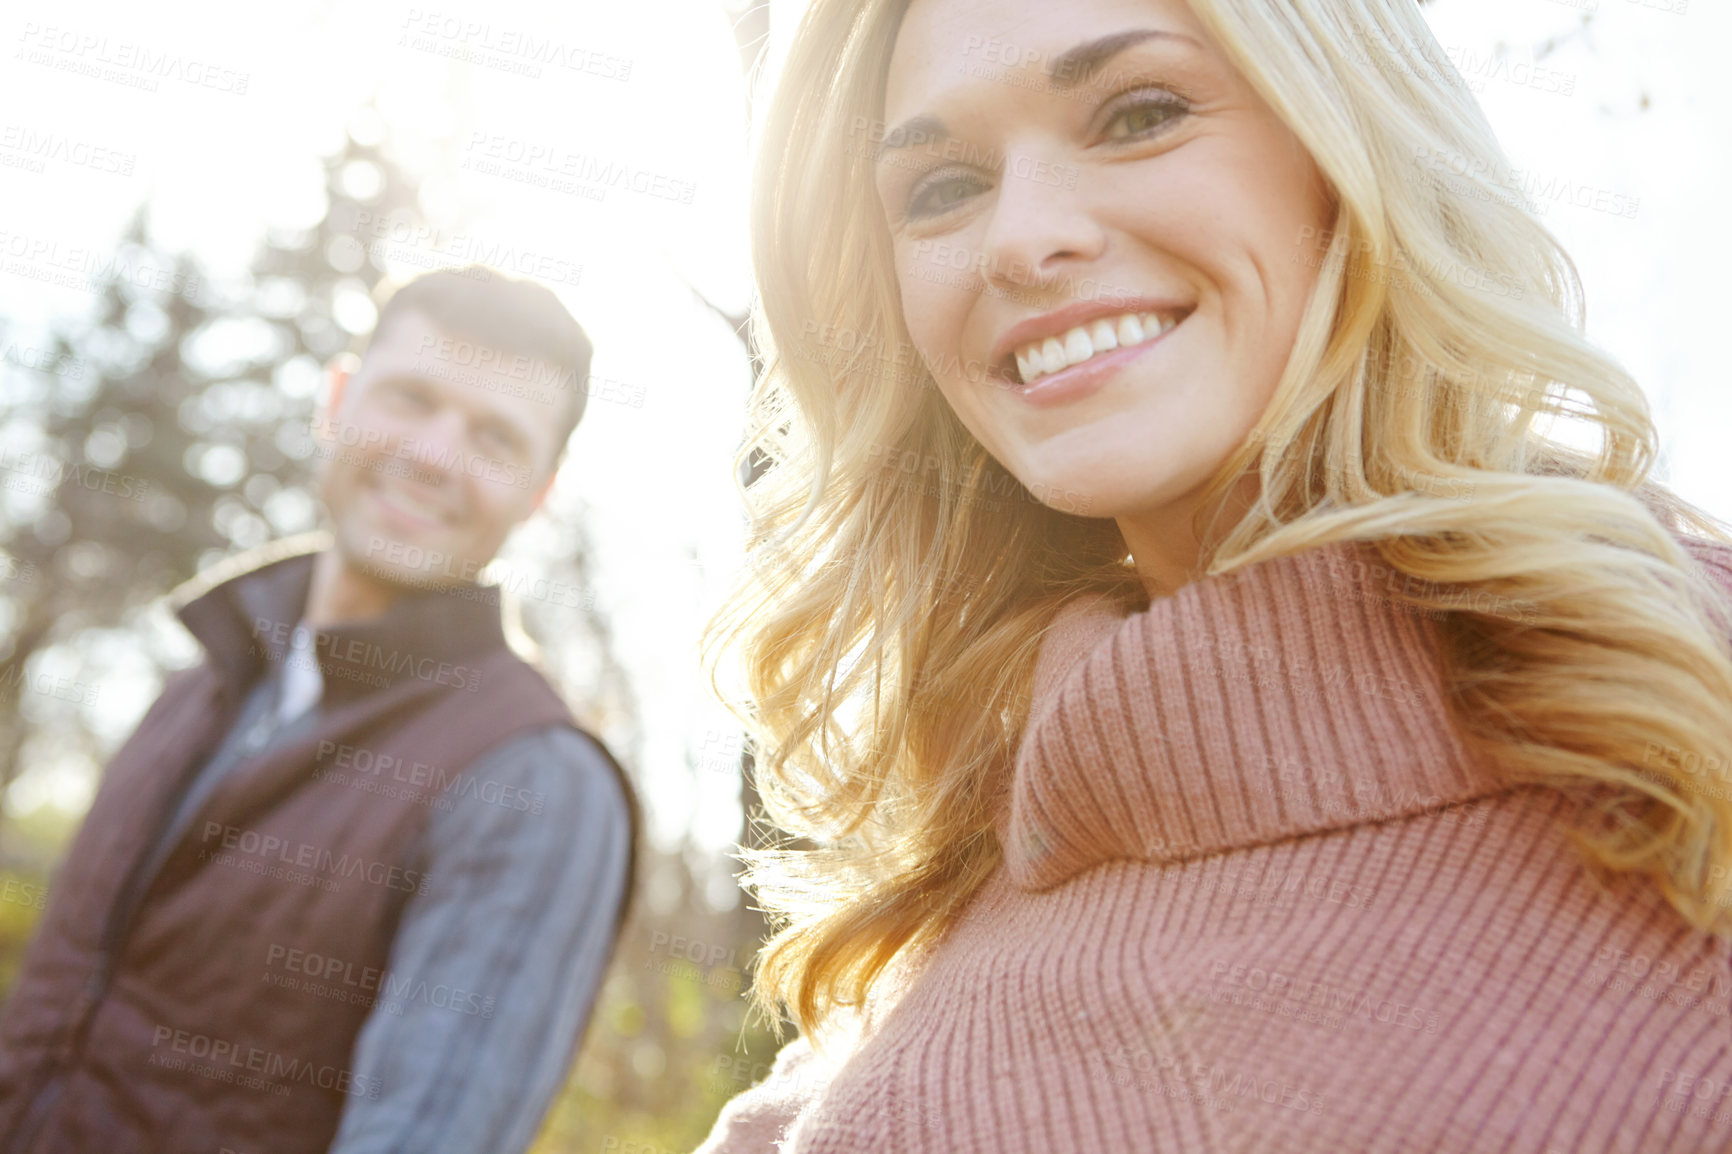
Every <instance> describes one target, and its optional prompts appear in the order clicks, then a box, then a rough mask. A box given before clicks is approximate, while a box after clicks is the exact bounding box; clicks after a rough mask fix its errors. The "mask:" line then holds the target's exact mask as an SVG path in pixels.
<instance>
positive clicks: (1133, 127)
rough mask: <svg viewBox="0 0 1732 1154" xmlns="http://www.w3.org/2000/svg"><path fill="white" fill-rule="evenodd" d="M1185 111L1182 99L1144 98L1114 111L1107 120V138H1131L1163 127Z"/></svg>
mask: <svg viewBox="0 0 1732 1154" xmlns="http://www.w3.org/2000/svg"><path fill="white" fill-rule="evenodd" d="M1186 111H1187V109H1186V106H1185V104H1184V102H1183V101H1179V100H1174V99H1171V98H1167V99H1163V100H1146V101H1142V102H1141V103H1138V104H1131V105H1128V106H1126V107H1124V108H1121V109H1119V110H1117V111H1116V112H1114V113H1113V114H1112V116H1111V117H1109V118H1108V120H1107V125H1106V133H1105V136H1106V137H1107V139H1109V140H1131V139H1134V138H1136V137H1139V136H1147V135H1148V134H1150V133H1152V132H1155V131H1158V130H1159V129H1162V128H1165V127H1166V126H1167V125H1168V124H1170V123H1172V122H1173V121H1175V120H1177V119H1178V118H1179V117H1181V116H1183V115H1184V114H1185V112H1186Z"/></svg>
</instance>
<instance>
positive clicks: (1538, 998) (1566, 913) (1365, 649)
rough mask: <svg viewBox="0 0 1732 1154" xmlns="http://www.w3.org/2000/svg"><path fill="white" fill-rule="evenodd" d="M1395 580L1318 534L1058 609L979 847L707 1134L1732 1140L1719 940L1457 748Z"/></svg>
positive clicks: (1528, 1145)
mask: <svg viewBox="0 0 1732 1154" xmlns="http://www.w3.org/2000/svg"><path fill="white" fill-rule="evenodd" d="M1704 557H1705V559H1707V560H1710V561H1711V564H1709V565H1708V566H1706V567H1707V568H1708V569H1709V570H1710V571H1711V572H1712V573H1713V574H1714V575H1715V576H1716V577H1717V578H1718V579H1720V580H1721V581H1722V582H1726V581H1727V580H1728V570H1727V568H1725V566H1726V561H1725V555H1724V552H1723V551H1722V552H1719V553H1717V554H1715V555H1713V556H1709V555H1708V554H1704ZM1395 588H1398V586H1397V585H1392V584H1391V579H1390V578H1389V577H1388V576H1387V575H1385V574H1384V573H1382V571H1381V570H1380V569H1379V568H1378V567H1377V565H1376V563H1375V561H1374V560H1372V559H1369V557H1368V555H1367V554H1362V553H1359V552H1356V551H1355V550H1354V549H1353V547H1351V546H1327V547H1323V548H1319V549H1313V550H1309V551H1306V552H1304V553H1300V554H1297V555H1294V556H1289V557H1283V558H1278V559H1275V560H1271V561H1268V562H1264V563H1261V564H1257V565H1253V566H1249V567H1247V568H1246V569H1244V570H1241V571H1240V572H1239V573H1237V574H1232V575H1227V576H1223V577H1217V578H1208V579H1205V580H1202V581H1198V582H1196V583H1193V584H1191V585H1189V586H1186V587H1185V588H1184V589H1182V590H1180V591H1179V593H1177V594H1176V595H1175V596H1172V597H1169V598H1165V599H1162V600H1159V601H1157V602H1155V603H1154V604H1153V605H1152V606H1151V607H1150V608H1149V609H1147V610H1145V611H1144V612H1141V613H1137V614H1134V615H1131V616H1129V617H1120V616H1118V615H1116V614H1114V613H1112V612H1110V611H1108V610H1106V609H1104V608H1103V606H1102V604H1101V603H1100V602H1084V603H1080V604H1078V605H1075V606H1073V607H1071V608H1070V609H1068V610H1067V611H1066V612H1065V613H1063V614H1061V616H1060V618H1059V619H1058V621H1057V622H1055V624H1054V627H1053V629H1052V631H1051V632H1050V634H1049V635H1048V637H1047V638H1046V640H1045V641H1044V643H1043V645H1042V649H1041V655H1040V658H1039V661H1038V664H1037V667H1036V672H1035V685H1034V701H1033V706H1032V708H1031V710H1030V721H1029V724H1028V727H1027V729H1026V731H1025V733H1024V735H1023V741H1022V744H1021V747H1020V749H1019V753H1018V758H1017V762H1016V767H1015V776H1014V780H1013V782H1012V783H1011V788H1010V790H1009V791H1008V794H1007V798H1006V804H1005V805H1004V806H1003V807H1002V809H1001V811H1000V813H999V815H998V822H997V831H998V836H999V839H1000V843H1001V844H1002V846H1003V849H1004V861H1003V864H1002V865H1001V867H1000V868H999V869H998V870H997V871H996V872H995V873H994V874H993V875H992V876H991V877H990V878H989V879H988V880H987V882H986V883H985V885H984V886H983V887H982V888H981V890H980V891H979V893H978V894H977V895H976V897H975V899H974V900H973V901H972V902H971V903H970V905H969V906H968V908H967V909H966V910H965V911H964V912H963V914H962V916H961V917H960V918H959V919H958V920H957V921H956V922H955V923H954V924H953V925H952V926H951V927H949V928H948V929H947V931H946V932H945V934H944V935H943V937H942V938H941V939H940V940H939V941H938V943H937V944H936V946H935V947H933V948H932V949H930V950H929V951H927V953H926V954H925V956H924V958H923V960H922V964H921V965H920V967H919V969H918V972H917V973H915V974H913V975H912V976H911V977H910V978H909V979H908V981H907V984H906V986H905V988H903V989H902V990H901V991H900V994H899V996H898V998H897V1000H896V1001H895V1003H894V1006H893V1008H892V1009H891V1010H890V1011H889V1012H888V1013H886V1014H885V1015H883V1017H882V1018H881V1020H879V1021H876V1022H875V1023H874V1026H873V1028H872V1029H871V1030H870V1031H868V1032H866V1033H865V1034H864V1035H863V1036H862V1037H861V1038H860V1039H859V1040H858V1041H857V1042H856V1043H854V1044H853V1045H852V1047H851V1049H850V1051H849V1052H848V1053H846V1054H842V1055H832V1054H830V1053H829V1051H828V1049H827V1050H826V1053H825V1056H824V1057H823V1058H820V1057H819V1056H818V1055H817V1054H816V1053H814V1052H813V1051H812V1050H811V1048H810V1047H809V1046H808V1045H807V1044H806V1042H805V1041H804V1040H798V1041H796V1042H794V1043H791V1044H790V1045H789V1046H788V1047H785V1048H784V1050H783V1052H782V1054H781V1055H780V1056H779V1058H778V1062H777V1065H776V1068H775V1071H774V1072H773V1073H772V1075H771V1077H770V1078H769V1079H767V1080H766V1081H765V1082H764V1083H763V1084H761V1085H760V1086H759V1087H756V1088H754V1089H753V1090H751V1091H748V1092H747V1093H745V1094H743V1095H741V1096H740V1097H738V1098H736V1099H735V1100H734V1101H733V1102H731V1103H730V1104H729V1105H728V1106H727V1107H726V1108H725V1109H724V1111H723V1113H722V1116H721V1117H720V1118H719V1119H718V1122H717V1125H716V1128H715V1130H714V1132H713V1133H712V1134H711V1136H710V1138H709V1140H708V1141H707V1142H706V1143H705V1144H704V1146H703V1147H702V1148H701V1149H702V1151H703V1154H768V1152H770V1151H781V1152H783V1154H841V1152H848V1154H867V1152H871V1154H904V1152H905V1154H940V1152H943V1154H959V1152H980V1154H988V1152H990V1154H1054V1152H1062V1151H1161V1152H1166V1151H1171V1152H1174V1154H1181V1152H1182V1154H1197V1152H1204V1154H1226V1152H1233V1154H1238V1152H1251V1151H1282V1152H1305V1154H1310V1152H1315V1154H1340V1152H1343V1151H1351V1152H1360V1151H1366V1152H1370V1151H1450V1152H1456V1151H1460V1152H1469V1151H1471V1152H1478V1151H1486V1152H1492V1151H1498V1152H1504V1154H1550V1152H1552V1151H1558V1152H1562V1151H1572V1152H1574V1151H1594V1152H1599V1151H1627V1152H1631V1154H1646V1152H1649V1151H1709V1150H1729V1149H1732V1004H1729V1001H1732V964H1729V962H1732V957H1729V950H1728V947H1727V945H1726V944H1725V943H1724V942H1723V941H1720V940H1717V939H1716V938H1714V937H1712V936H1710V935H1707V934H1702V933H1698V932H1696V931H1694V930H1692V929H1690V928H1689V927H1688V925H1687V924H1686V923H1684V922H1683V920H1682V919H1681V918H1680V917H1679V916H1678V915H1677V914H1676V913H1675V912H1673V911H1672V910H1671V909H1670V907H1668V906H1667V905H1666V904H1665V903H1664V901H1663V900H1662V899H1661V898H1660V897H1659V896H1658V894H1657V892H1656V891H1655V890H1654V889H1653V887H1652V886H1651V885H1649V884H1645V883H1641V882H1638V881H1635V880H1631V879H1620V880H1617V881H1615V882H1613V883H1602V882H1597V881H1595V880H1594V879H1593V878H1592V877H1591V876H1590V874H1589V873H1588V872H1587V871H1586V870H1585V869H1584V868H1583V866H1582V865H1581V862H1580V857H1579V855H1578V854H1577V852H1576V851H1575V850H1574V849H1573V848H1572V846H1571V845H1570V843H1569V842H1568V840H1567V839H1566V837H1565V834H1564V828H1565V826H1566V825H1567V824H1568V820H1569V819H1570V817H1571V816H1572V812H1571V803H1569V802H1567V801H1566V799H1565V798H1564V797H1563V796H1562V795H1560V794H1557V793H1555V792H1552V791H1549V790H1545V789H1541V788H1538V787H1535V786H1531V785H1511V784H1510V783H1508V782H1505V781H1502V780H1500V779H1498V778H1497V777H1496V776H1495V775H1494V774H1492V773H1491V772H1490V771H1489V770H1487V769H1486V768H1485V767H1484V766H1483V765H1481V764H1479V763H1477V762H1476V759H1475V758H1474V757H1473V756H1472V755H1471V754H1470V753H1469V751H1468V749H1467V748H1466V747H1465V746H1464V744H1463V743H1462V742H1461V740H1460V739H1459V738H1458V737H1457V735H1456V733H1455V732H1454V730H1453V728H1452V724H1451V721H1450V718H1449V715H1448V713H1447V710H1446V702H1445V701H1444V698H1443V694H1442V690H1441V686H1440V680H1439V676H1438V660H1437V637H1436V625H1435V624H1434V622H1433V621H1432V620H1430V619H1429V618H1427V617H1425V616H1423V615H1421V614H1418V613H1416V612H1414V611H1412V610H1410V609H1407V608H1405V607H1402V606H1401V605H1399V604H1397V603H1396V602H1395V600H1394V599H1393V597H1392V595H1391V594H1392V591H1393V590H1394V589H1395ZM1507 608H1508V610H1509V611H1510V612H1519V611H1520V610H1519V607H1514V606H1511V607H1507Z"/></svg>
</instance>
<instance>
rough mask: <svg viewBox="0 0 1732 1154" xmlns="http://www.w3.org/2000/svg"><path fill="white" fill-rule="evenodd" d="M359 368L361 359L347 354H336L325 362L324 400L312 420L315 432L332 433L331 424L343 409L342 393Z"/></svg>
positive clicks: (352, 354)
mask: <svg viewBox="0 0 1732 1154" xmlns="http://www.w3.org/2000/svg"><path fill="white" fill-rule="evenodd" d="M360 367H361V358H360V357H358V356H356V355H355V354H354V353H348V352H343V353H338V354H337V355H336V356H334V357H332V358H331V359H330V360H328V361H326V362H325V399H324V402H323V403H322V404H321V405H320V406H319V412H318V415H317V416H315V417H314V418H313V428H314V431H315V432H317V431H319V430H321V429H323V430H324V431H325V432H333V431H334V430H333V429H332V428H331V422H332V420H333V419H334V418H335V417H336V415H337V411H338V410H339V409H341V408H342V407H343V392H344V390H345V389H347V388H348V386H349V382H350V381H351V380H352V379H354V376H355V373H356V371H357V370H359V369H360Z"/></svg>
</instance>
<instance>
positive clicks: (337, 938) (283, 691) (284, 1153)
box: [0, 269, 637, 1154]
mask: <svg viewBox="0 0 1732 1154" xmlns="http://www.w3.org/2000/svg"><path fill="white" fill-rule="evenodd" d="M589 358H590V344H589V341H588V339H587V338H586V337H585V335H584V332H583V330H582V328H580V327H579V326H578V324H577V322H576V321H575V320H573V319H572V317H571V316H570V314H569V313H567V312H566V310H565V309H564V307H563V306H562V305H561V304H560V303H559V301H558V300H557V299H556V298H555V297H554V296H553V294H551V293H550V292H548V291H547V290H545V289H543V288H541V287H539V286H537V285H533V284H530V283H527V282H520V281H512V280H507V279H505V278H502V277H499V276H498V275H497V274H493V273H490V272H489V271H487V270H483V269H465V270H455V271H442V272H436V273H432V274H429V275H427V276H424V277H420V278H418V279H417V280H415V281H412V282H410V283H409V284H408V285H406V286H405V287H404V288H403V289H402V290H401V291H399V292H398V293H397V294H396V295H395V296H393V297H391V298H390V300H389V301H388V303H387V304H386V305H385V307H384V309H383V310H382V312H381V314H380V317H379V321H378V325H377V326H376V328H375V330H374V333H373V336H372V340H371V342H370V344H369V345H368V346H367V348H366V351H365V355H364V356H363V357H362V358H361V359H360V360H359V361H358V363H357V362H356V361H355V360H354V358H353V356H352V355H351V356H349V357H347V358H344V359H343V363H338V364H334V365H333V366H332V369H331V374H330V390H329V394H328V398H327V401H326V405H325V408H324V410H323V412H321V414H320V417H319V420H318V422H317V424H316V433H317V440H318V444H319V456H320V457H321V459H322V460H321V463H320V466H319V470H318V490H319V495H320V497H321V499H322V501H323V504H324V506H325V511H326V513H327V516H328V521H329V525H330V532H329V533H328V534H317V535H312V537H311V539H309V538H302V539H296V540H291V541H286V542H278V543H276V544H275V545H269V546H265V547H264V548H262V549H259V550H256V551H254V552H253V553H249V554H245V555H242V556H240V557H236V558H233V559H231V560H230V561H229V562H226V563H224V564H222V565H219V566H217V567H216V569H215V570H214V571H210V572H207V573H205V574H202V575H201V576H200V577H198V578H196V579H194V580H193V581H191V582H189V583H188V585H187V586H184V587H183V588H182V589H181V590H179V591H177V593H176V595H175V599H176V605H177V608H178V612H179V614H180V617H181V620H182V621H183V622H185V624H186V626H187V628H188V629H189V630H191V632H192V634H193V636H194V637H196V638H197V639H198V641H199V642H200V643H201V644H202V645H203V647H204V651H205V656H204V660H203V661H202V662H201V663H200V664H198V665H197V666H195V667H193V668H191V669H188V670H185V671H182V672H179V673H176V674H174V675H173V676H171V677H170V678H169V680H168V684H167V686H166V688H165V689H164V691H163V694H162V696H161V697H160V698H159V699H158V700H157V702H156V703H155V705H154V706H153V707H152V708H151V710H150V711H149V713H148V714H147V715H146V716H145V718H144V720H143V721H142V722H141V723H140V725H139V727H138V730H137V731H136V732H135V733H134V734H133V736H132V738H131V739H130V740H129V741H128V742H127V744H126V745H125V746H124V747H123V748H122V749H121V750H120V751H119V753H117V754H116V755H115V758H114V760H113V762H112V763H111V764H110V766H109V768H108V771H107V773H106V775H105V777H104V779H103V783H102V787H101V789H100V791H99V792H98V794H97V797H96V800H95V802H94V804H93V805H92V807H91V810H90V814H89V816H88V817H87V818H86V819H85V823H84V826H83V828H82V829H81V830H80V831H79V834H78V836H77V838H76V839H75V840H74V842H73V844H72V847H71V849H70V850H69V851H68V854H67V857H66V859H65V861H64V863H63V864H62V866H61V870H60V875H59V877H58V879H57V881H56V883H55V885H54V887H53V889H52V897H51V899H50V903H49V906H48V909H47V912H46V913H45V915H44V917H43V922H42V925H41V927H40V929H39V931H38V933H37V935H36V938H35V940H34V941H33V942H32V944H31V948H30V951H29V953H28V955H27V957H26V959H25V962H24V965H23V969H22V971H21V973H20V975H19V978H18V982H17V984H16V986H15V987H14V991H13V994H12V997H11V999H10V1001H9V1002H8V1004H7V1005H6V1007H5V1012H4V1017H3V1019H0V1151H3V1152H4V1154H135V1152H136V1154H145V1152H155V1151H163V1152H173V1154H224V1152H225V1151H227V1152H230V1154H307V1152H311V1151H324V1150H331V1151H336V1152H338V1154H374V1152H380V1154H383V1152H384V1151H393V1152H403V1154H407V1152H413V1154H518V1152H520V1151H522V1150H524V1149H525V1148H526V1147H527V1146H528V1145H529V1143H530V1141H531V1139H532V1138H533V1136H534V1133H535V1130H536V1128H537V1126H538V1124H539V1122H540V1120H541V1118H542V1115H543V1114H544V1112H545V1111H546V1108H547V1106H548V1104H549V1102H550V1101H551V1099H552V1097H553V1095H554V1094H555V1092H556V1091H557V1090H558V1088H559V1087H560V1086H561V1084H562V1083H563V1081H564V1077H565V1073H566V1070H567V1068H568V1066H569V1064H570V1061H571V1058H572V1055H573V1053H574V1050H575V1046H576V1043H577V1041H578V1039H579V1038H580V1036H581V1035H582V1032H583V1028H584V1025H585V1023H586V1021H587V1019H588V1016H589V1013H590V1009H591V1007H592V1006H593V1004H594V1000H595V996H596V990H597V986H598V984H599V981H600V978H601V975H602V972H603V970H604V969H605V967H606V964H607V961H608V957H609V955H610V953H611V950H612V948H613V943H614V941H615V940H616V938H617V935H618V929H619V922H620V919H621V918H622V917H623V915H624V909H625V905H626V903H627V900H628V897H629V893H630V888H631V863H632V857H633V846H634V842H635V830H636V821H637V819H636V807H635V803H634V801H633V799H632V796H631V792H630V788H629V786H628V785H627V783H626V781H625V779H624V777H623V776H622V774H621V773H620V771H619V767H618V766H617V764H616V763H615V762H614V760H613V758H612V757H611V756H610V755H609V754H608V752H607V751H606V749H604V748H603V747H602V746H601V745H600V744H599V743H598V742H597V741H596V740H595V739H594V738H592V737H590V736H588V735H587V734H585V733H583V732H582V731H580V730H579V729H578V728H577V727H576V725H575V723H574V722H573V721H572V718H571V715H570V713H569V712H568V711H567V710H566V707H565V705H564V704H563V703H562V702H561V700H560V698H559V696H558V695H557V694H556V693H555V691H554V690H553V688H552V687H551V686H550V685H549V684H548V682H547V681H546V680H545V679H544V678H543V677H542V676H541V675H540V674H539V673H538V672H536V671H535V669H534V668H532V667H531V666H530V665H529V664H528V663H526V662H525V661H524V660H523V659H522V658H520V657H518V656H517V655H516V654H515V653H513V652H512V650H511V649H510V648H509V647H508V646H507V644H506V639H505V633H504V629H503V626H502V621H501V613H500V603H499V592H498V590H497V589H496V588H493V587H488V586H481V585H478V584H477V583H476V579H477V577H478V575H479V574H480V572H481V569H482V567H483V566H485V565H486V564H487V563H488V562H489V561H490V560H492V558H493V556H494V554H495V553H496V552H497V551H498V549H499V547H500V545H501V544H502V543H503V542H504V541H505V538H506V536H507V535H508V534H509V533H510V532H511V530H512V529H513V528H514V527H515V526H516V525H517V524H519V523H520V522H522V521H523V520H524V519H525V518H527V517H528V516H529V515H530V514H531V513H533V512H534V511H535V510H536V509H537V508H538V507H539V506H540V505H541V503H542V501H543V500H544V499H545V498H546V496H547V493H548V490H549V488H550V487H551V486H552V483H553V477H554V473H555V471H556V469H557V468H558V465H559V461H560V459H561V457H562V455H563V451H564V446H565V442H566V440H567V438H568V436H569V435H570V433H571V431H572V429H573V428H574V427H575V426H576V424H577V422H578V419H579V418H580V417H581V416H582V413H583V403H584V397H585V382H586V380H587V378H588V375H589ZM533 589H534V594H533V595H542V594H543V593H545V594H546V595H547V596H549V597H550V598H557V599H558V600H559V601H560V603H562V604H566V605H572V604H578V603H579V602H578V601H577V599H576V597H575V596H574V594H573V591H572V590H570V589H567V588H564V587H560V586H548V585H545V583H538V584H537V585H536V586H535V587H533ZM561 590H563V591H561Z"/></svg>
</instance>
